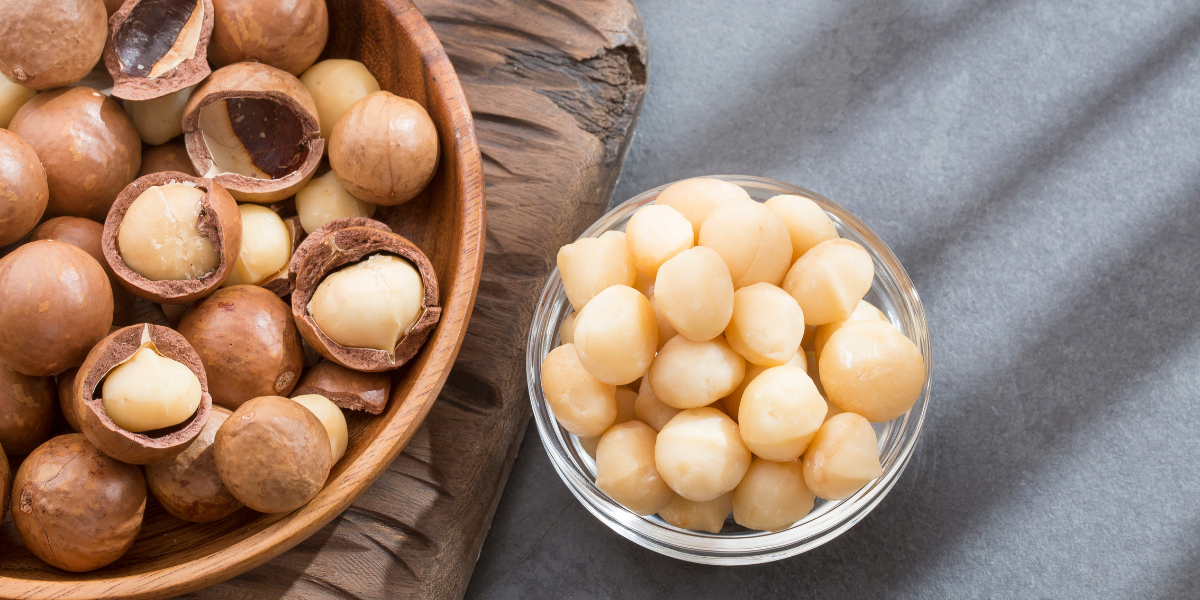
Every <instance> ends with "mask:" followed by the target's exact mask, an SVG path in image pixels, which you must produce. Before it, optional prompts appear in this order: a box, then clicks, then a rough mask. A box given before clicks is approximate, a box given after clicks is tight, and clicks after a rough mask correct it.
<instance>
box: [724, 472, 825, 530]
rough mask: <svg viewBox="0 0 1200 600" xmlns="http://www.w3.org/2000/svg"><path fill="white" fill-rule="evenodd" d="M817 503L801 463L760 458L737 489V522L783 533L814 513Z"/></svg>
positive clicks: (735, 511) (734, 495)
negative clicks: (807, 484) (805, 482)
mask: <svg viewBox="0 0 1200 600" xmlns="http://www.w3.org/2000/svg"><path fill="white" fill-rule="evenodd" d="M815 501H816V498H815V497H814V496H813V493H812V492H811V491H810V490H809V489H808V486H806V485H804V473H803V468H802V467H801V464H800V461H796V460H790V461H786V462H773V461H771V460H767V459H765V458H756V459H754V462H752V463H750V469H749V470H748V471H746V476H745V477H743V478H742V482H741V483H739V484H738V486H737V489H735V490H733V520H734V521H737V524H738V525H741V526H742V527H747V528H749V529H761V530H763V531H783V530H784V529H787V528H788V527H791V526H792V525H793V524H795V523H796V522H797V521H799V520H800V519H803V518H804V516H805V515H807V514H808V513H810V512H812V509H813V504H815Z"/></svg>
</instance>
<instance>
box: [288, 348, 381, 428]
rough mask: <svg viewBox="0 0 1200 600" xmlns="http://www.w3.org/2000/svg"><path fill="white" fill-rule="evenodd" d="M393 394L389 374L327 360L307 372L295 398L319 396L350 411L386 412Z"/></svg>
mask: <svg viewBox="0 0 1200 600" xmlns="http://www.w3.org/2000/svg"><path fill="white" fill-rule="evenodd" d="M391 391H392V376H391V374H389V373H363V372H361V371H355V370H352V369H347V368H346V367H343V366H342V365H339V364H337V363H333V362H329V361H327V360H323V361H321V362H319V363H317V364H316V365H315V366H313V367H312V368H310V369H308V370H307V371H305V372H304V377H301V378H300V383H299V384H297V385H296V389H295V390H294V391H293V393H294V395H296V396H300V395H307V394H317V395H320V396H324V397H326V398H329V400H330V401H332V402H333V403H334V404H336V405H337V406H338V407H340V408H344V409H346V410H361V411H365V412H368V413H370V414H373V415H377V414H379V413H382V412H383V409H384V408H385V407H386V406H387V401H388V397H389V396H390V395H391Z"/></svg>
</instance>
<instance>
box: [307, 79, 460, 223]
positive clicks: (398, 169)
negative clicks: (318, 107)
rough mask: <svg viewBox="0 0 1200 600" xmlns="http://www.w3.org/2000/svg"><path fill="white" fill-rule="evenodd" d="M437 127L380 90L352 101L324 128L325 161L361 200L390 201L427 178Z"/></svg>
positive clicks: (413, 192) (419, 110)
mask: <svg viewBox="0 0 1200 600" xmlns="http://www.w3.org/2000/svg"><path fill="white" fill-rule="evenodd" d="M438 153H439V150H438V132H437V128H436V127H435V126H434V124H433V120H432V119H430V118H429V113H427V112H425V108H424V107H423V106H421V105H420V104H418V103H417V102H415V101H413V100H409V99H408V98H401V97H399V96H397V95H395V94H392V93H391V92H386V91H380V92H375V93H373V94H370V95H369V96H367V97H366V98H363V99H362V100H359V101H358V102H355V103H354V104H352V105H351V106H350V108H349V109H347V110H346V112H345V114H343V115H342V118H340V119H338V121H337V124H335V125H334V126H333V131H331V132H330V133H329V166H330V167H332V168H333V173H334V175H335V176H336V177H337V180H338V182H340V183H341V184H342V187H344V188H346V191H348V192H350V193H351V194H353V195H354V197H355V198H358V199H360V200H362V201H363V202H370V203H372V204H379V205H383V206H395V205H397V204H403V203H405V202H408V201H409V200H412V199H413V198H415V197H416V196H417V194H419V193H421V190H423V189H425V186H426V185H428V184H429V182H430V181H432V180H433V175H434V173H435V172H436V171H437V165H438Z"/></svg>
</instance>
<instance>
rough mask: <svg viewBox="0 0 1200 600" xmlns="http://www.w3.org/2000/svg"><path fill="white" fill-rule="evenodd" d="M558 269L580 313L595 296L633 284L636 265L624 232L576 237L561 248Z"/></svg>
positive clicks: (572, 302)
mask: <svg viewBox="0 0 1200 600" xmlns="http://www.w3.org/2000/svg"><path fill="white" fill-rule="evenodd" d="M558 272H559V275H560V276H562V281H563V290H564V291H565V292H566V294H567V299H568V300H570V301H571V306H573V307H574V308H575V310H576V311H577V312H578V311H579V310H582V309H583V306H584V305H585V304H587V303H588V300H591V299H592V297H593V296H595V295H596V294H599V293H600V292H602V291H604V290H605V289H606V288H609V287H612V286H614V285H624V286H630V287H632V286H633V283H634V281H635V280H636V278H637V268H636V267H634V265H633V259H632V258H630V256H629V249H628V248H627V247H626V242H625V234H624V233H622V232H619V231H609V232H605V233H604V234H603V235H601V236H600V237H598V238H583V239H580V240H575V242H574V243H572V244H567V245H566V246H563V247H562V248H559V250H558Z"/></svg>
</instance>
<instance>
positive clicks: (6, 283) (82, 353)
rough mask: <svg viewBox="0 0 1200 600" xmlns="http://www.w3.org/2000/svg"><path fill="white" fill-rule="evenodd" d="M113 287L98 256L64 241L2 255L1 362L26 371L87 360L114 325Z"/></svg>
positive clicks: (48, 370) (45, 371) (46, 371)
mask: <svg viewBox="0 0 1200 600" xmlns="http://www.w3.org/2000/svg"><path fill="white" fill-rule="evenodd" d="M112 298H113V296H112V286H111V284H109V282H108V275H106V274H105V273H104V269H103V268H102V267H101V266H100V263H98V262H96V259H94V258H92V257H91V256H88V254H87V253H86V252H84V251H83V250H80V249H79V248H76V247H75V246H72V245H70V244H65V243H63V242H56V241H53V240H42V241H38V242H30V243H28V244H25V245H23V246H21V247H20V248H17V249H16V250H15V251H13V252H12V253H11V254H9V255H8V256H5V257H4V258H3V259H0V360H3V361H4V362H6V363H8V365H9V366H11V367H12V368H13V369H14V370H16V371H17V372H20V373H24V374H26V375H33V376H44V375H54V374H55V373H58V372H60V371H63V370H66V369H68V368H70V367H75V366H78V365H79V364H80V363H82V362H83V359H84V358H85V357H86V356H87V353H88V351H89V350H91V349H92V346H94V345H96V342H98V341H100V339H101V338H103V337H104V336H105V335H107V334H108V329H109V327H111V326H112V319H113V300H112Z"/></svg>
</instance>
